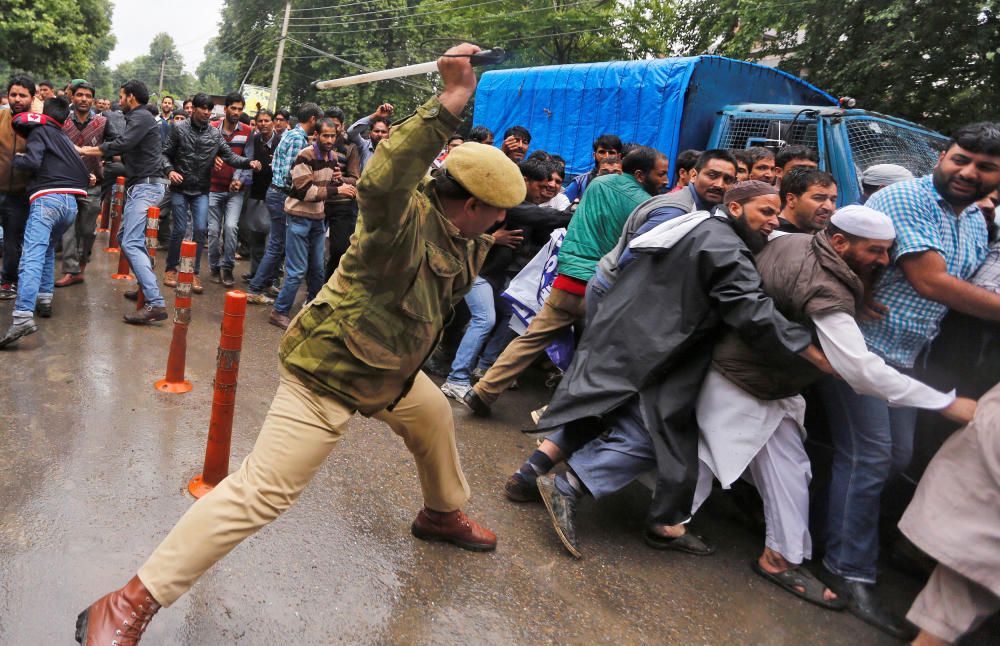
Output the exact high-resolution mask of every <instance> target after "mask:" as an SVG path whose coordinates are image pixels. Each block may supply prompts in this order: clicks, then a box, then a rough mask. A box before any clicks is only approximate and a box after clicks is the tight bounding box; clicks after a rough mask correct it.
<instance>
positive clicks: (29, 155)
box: [0, 97, 90, 348]
mask: <svg viewBox="0 0 1000 646" xmlns="http://www.w3.org/2000/svg"><path fill="white" fill-rule="evenodd" d="M68 117H69V101H67V100H66V99H64V98H61V97H56V98H52V99H49V100H48V101H46V102H45V107H44V110H43V114H41V115H39V114H31V113H27V112H25V113H21V114H19V115H17V116H16V117H15V118H14V129H15V130H17V131H18V134H20V135H21V136H24V134H25V133H30V134H28V143H27V147H26V148H25V152H23V153H16V154H15V155H14V159H13V165H14V168H16V169H18V170H20V171H27V172H30V173H33V176H32V178H31V180H30V181H29V182H28V195H29V196H30V197H29V201H30V203H31V206H30V207H29V210H28V223H27V225H26V226H25V229H24V243H23V246H22V251H21V264H20V268H19V270H18V276H17V284H18V290H17V300H16V301H15V302H14V319H13V322H12V324H11V326H10V329H9V330H7V333H6V334H5V335H4V337H3V338H2V339H0V348H4V347H7V346H8V345H10V344H12V343H14V342H15V341H17V340H18V339H20V338H21V337H23V336H25V335H28V334H31V333H32V332H34V331H36V330H37V329H38V327H37V326H36V325H35V321H34V312H35V308H36V300H37V308H38V314H39V315H40V316H43V317H46V318H47V317H49V316H52V292H53V290H54V289H55V265H56V241H57V240H59V239H60V238H61V237H62V234H63V233H64V232H65V231H66V229H67V228H69V227H70V226H72V224H73V222H74V220H76V198H77V197H78V196H86V195H87V186H88V184H89V183H90V181H89V180H90V173H89V172H88V171H87V168H86V167H85V166H84V165H83V162H82V161H80V155H79V154H78V153H77V151H76V147H75V146H74V145H73V142H71V141H70V140H69V137H67V136H66V133H64V132H63V130H62V125H63V122H64V121H66V119H67V118H68Z"/></svg>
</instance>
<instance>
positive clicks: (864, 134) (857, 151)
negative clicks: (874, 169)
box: [845, 118, 947, 181]
mask: <svg viewBox="0 0 1000 646" xmlns="http://www.w3.org/2000/svg"><path fill="white" fill-rule="evenodd" d="M845 122H846V126H847V141H848V144H849V145H850V147H851V154H852V156H853V157H854V167H855V170H856V171H857V173H858V179H859V181H860V178H861V173H863V172H864V170H865V169H866V168H868V167H869V166H874V165H875V164H899V165H900V166H903V167H905V168H907V169H909V171H910V172H911V173H913V175H914V176H915V177H922V176H924V175H927V174H929V173H930V172H931V170H933V169H934V164H935V163H936V162H937V158H938V153H939V152H940V151H941V150H942V149H943V148H944V146H945V144H946V143H947V140H945V139H944V138H943V137H936V136H933V135H931V134H930V133H927V132H921V131H919V130H916V129H913V128H906V127H904V126H899V125H896V124H894V123H889V122H887V121H881V120H878V119H871V118H868V119H846V120H845Z"/></svg>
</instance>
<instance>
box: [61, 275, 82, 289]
mask: <svg viewBox="0 0 1000 646" xmlns="http://www.w3.org/2000/svg"><path fill="white" fill-rule="evenodd" d="M82 282H83V274H82V273H79V274H65V275H63V277H62V278H60V279H59V280H57V281H56V282H55V286H56V287H69V286H70V285H76V284H78V283H82Z"/></svg>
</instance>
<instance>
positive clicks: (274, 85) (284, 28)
mask: <svg viewBox="0 0 1000 646" xmlns="http://www.w3.org/2000/svg"><path fill="white" fill-rule="evenodd" d="M291 15H292V0H288V2H286V3H285V20H284V21H283V22H282V23H281V39H280V40H279V41H278V55H277V57H276V58H275V59H274V76H272V77H271V106H270V107H271V110H272V111H273V110H275V109H277V107H278V77H279V76H281V59H282V58H284V56H285V40H286V39H287V38H288V18H289V17H290V16H291Z"/></svg>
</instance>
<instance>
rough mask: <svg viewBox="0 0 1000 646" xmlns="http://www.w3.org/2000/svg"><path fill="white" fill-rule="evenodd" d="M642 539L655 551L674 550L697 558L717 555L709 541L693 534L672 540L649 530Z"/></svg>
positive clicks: (685, 533)
mask: <svg viewBox="0 0 1000 646" xmlns="http://www.w3.org/2000/svg"><path fill="white" fill-rule="evenodd" d="M642 538H643V540H644V541H646V545H649V546H650V547H652V548H653V549H654V550H672V551H675V552H684V553H685V554H694V555H695V556H709V555H710V554H714V553H715V548H714V547H712V546H711V545H710V544H709V543H708V541H706V540H705V539H704V538H702V537H701V536H698V535H697V534H692V533H691V532H684V534H682V535H681V536H678V537H677V538H670V537H667V536H660V535H659V534H656V533H654V532H652V531H651V530H649V529H648V528H647V529H646V531H645V532H644V533H643V535H642Z"/></svg>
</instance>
